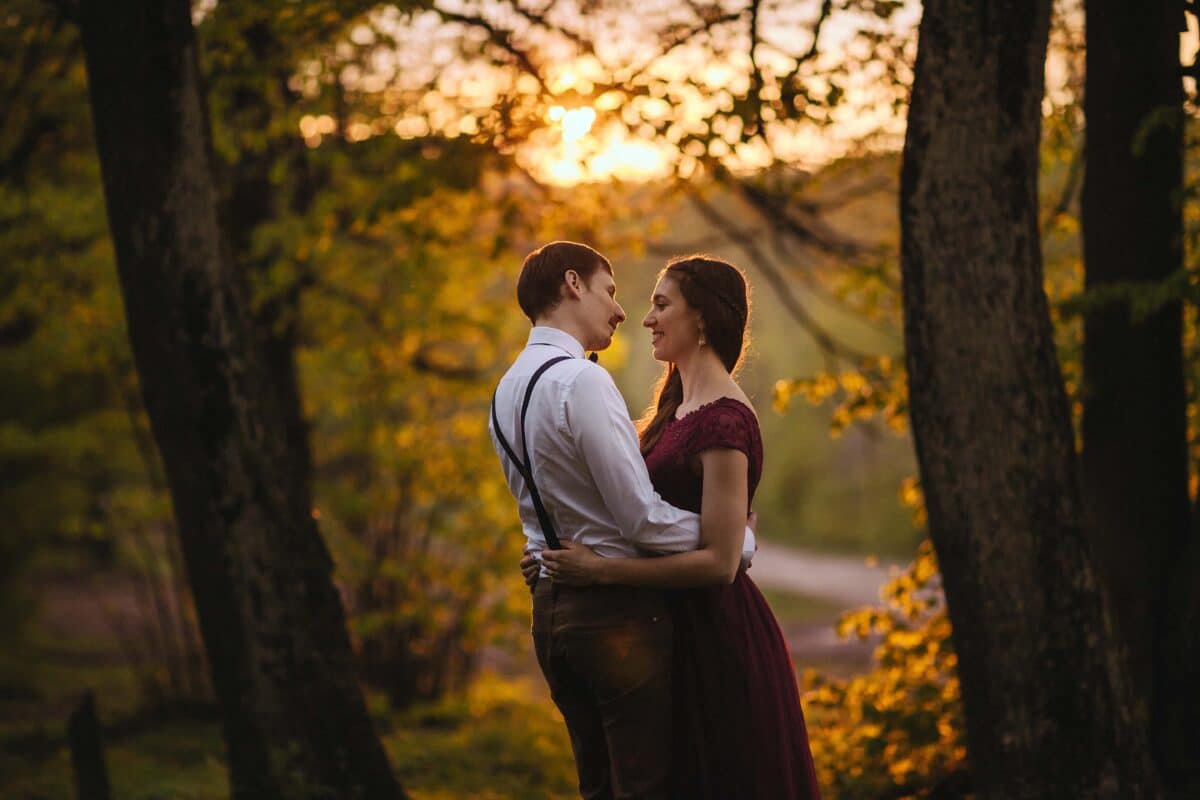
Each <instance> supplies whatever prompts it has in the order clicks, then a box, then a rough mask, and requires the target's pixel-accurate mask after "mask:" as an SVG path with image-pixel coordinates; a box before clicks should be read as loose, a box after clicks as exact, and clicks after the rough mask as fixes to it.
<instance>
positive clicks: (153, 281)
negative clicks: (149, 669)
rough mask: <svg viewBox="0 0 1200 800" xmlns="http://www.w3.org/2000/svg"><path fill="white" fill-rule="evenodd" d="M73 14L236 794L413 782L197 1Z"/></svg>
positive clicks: (382, 789)
mask: <svg viewBox="0 0 1200 800" xmlns="http://www.w3.org/2000/svg"><path fill="white" fill-rule="evenodd" d="M79 22H80V27H81V29H82V33H83V42H84V49H85V54H86V59H87V68H88V78H89V91H90V94H91V101H92V112H93V118H94V124H95V135H96V141H97V147H98V150H99V153H100V162H101V168H102V174H103V178H104V188H105V198H106V201H107V208H108V215H109V225H110V227H111V230H112V236H113V242H114V245H115V249H116V254H117V265H118V271H119V274H120V281H121V290H122V295H123V298H124V303H125V309H126V316H127V320H128V327H129V335H130V340H131V344H132V349H133V353H134V358H135V360H136V363H137V368H138V374H139V377H140V380H141V386H142V392H143V398H144V401H145V403H146V408H147V411H148V413H149V417H150V420H151V424H152V426H153V430H154V436H155V440H156V441H157V443H158V446H159V450H160V452H161V454H162V460H163V463H164V465H165V467H166V472H167V480H168V483H169V486H170V490H171V496H172V500H173V502H174V507H175V515H176V518H177V520H178V527H179V531H180V536H181V539H182V545H183V553H184V559H185V561H186V564H187V569H188V575H189V579H190V581H191V585H192V591H193V594H194V596H195V601H196V609H197V612H198V616H199V620H200V628H201V633H202V634H203V637H204V642H205V646H206V649H207V652H208V657H209V663H210V666H211V670H212V676H213V686H214V688H215V690H216V694H217V698H218V701H219V702H220V705H221V709H222V715H223V728H224V734H225V740H226V743H227V745H228V755H229V764H230V778H231V790H232V794H233V796H234V797H236V798H268V799H269V798H294V797H339V798H341V797H345V798H351V797H361V798H368V797H369V798H376V797H379V798H395V797H401V796H402V792H401V790H400V788H399V786H398V785H397V783H396V782H395V779H394V777H393V776H392V774H391V770H390V768H389V766H388V763H387V758H386V755H385V754H384V752H383V748H382V746H381V745H380V742H379V739H378V738H377V736H376V734H375V731H374V730H373V727H372V724H371V720H370V717H369V716H368V715H367V712H366V708H365V705H364V703H363V699H362V695H361V692H360V689H359V687H358V684H357V682H356V678H355V669H354V662H353V657H352V654H351V650H350V644H349V641H348V638H347V634H346V627H345V618H344V613H343V610H342V606H341V602H340V599H339V597H338V594H337V592H336V590H335V589H334V586H333V583H332V580H331V571H332V564H331V561H330V558H329V554H328V552H327V551H326V549H325V546H324V543H323V542H322V540H321V538H320V535H319V533H318V531H317V528H316V524H315V523H314V521H313V519H312V517H311V513H310V510H311V500H310V497H309V492H308V486H307V483H308V476H307V470H306V465H304V464H300V463H296V462H297V459H296V458H295V455H294V453H295V451H294V446H293V445H290V444H289V443H288V441H287V440H286V437H287V435H288V429H287V427H288V426H287V424H286V422H285V420H286V405H285V404H284V402H283V400H282V399H281V393H280V392H279V391H277V390H276V388H275V387H274V386H273V385H272V383H271V382H270V381H269V380H267V379H266V376H265V373H264V370H263V369H262V368H261V363H262V358H261V355H260V353H259V352H258V347H257V346H256V337H255V334H254V331H253V326H252V324H251V322H250V314H249V309H248V307H247V300H246V294H245V290H244V287H243V286H242V285H241V282H240V280H239V275H238V273H237V271H236V270H234V269H232V267H231V261H230V258H229V255H228V248H227V246H226V245H224V244H223V242H222V236H221V232H220V226H219V224H218V215H217V194H216V190H215V188H214V181H213V172H212V157H211V152H210V143H209V132H208V121H207V111H206V108H205V102H204V94H203V92H202V90H201V86H200V75H199V71H198V60H197V53H196V43H195V37H194V33H193V31H192V26H191V16H190V9H189V6H188V3H187V2H186V1H185V0H168V2H166V3H151V2H148V1H147V0H143V1H142V2H118V3H111V2H108V3H101V2H85V3H83V4H82V7H81V9H80V12H79Z"/></svg>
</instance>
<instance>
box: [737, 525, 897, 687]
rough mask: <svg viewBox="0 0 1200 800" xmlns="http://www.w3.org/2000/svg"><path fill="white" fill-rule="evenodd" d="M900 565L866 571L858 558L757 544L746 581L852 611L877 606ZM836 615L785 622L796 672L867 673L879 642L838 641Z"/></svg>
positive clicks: (864, 565) (880, 566)
mask: <svg viewBox="0 0 1200 800" xmlns="http://www.w3.org/2000/svg"><path fill="white" fill-rule="evenodd" d="M900 566H901V565H900V564H898V563H894V562H879V563H878V564H877V565H875V566H869V565H868V564H867V562H866V559H864V558H862V557H854V556H846V555H838V554H834V553H821V552H818V551H815V550H806V549H802V548H796V547H788V546H785V545H779V544H770V543H765V544H764V543H760V544H759V547H758V553H757V555H755V557H754V564H753V565H752V566H751V568H750V577H751V578H753V579H754V582H755V583H757V584H758V585H759V586H760V587H763V588H767V589H778V590H782V591H788V592H795V593H797V594H803V595H808V596H809V597H816V598H819V599H822V600H827V601H830V602H831V603H833V604H835V606H836V607H837V608H840V609H851V608H858V607H860V606H866V605H875V604H877V603H879V602H880V601H879V587H880V586H881V585H883V583H884V582H885V581H887V579H888V577H889V572H890V570H891V568H892V567H896V568H899V567H900ZM839 615H840V612H837V613H833V614H831V615H830V616H829V618H828V619H815V620H811V619H810V620H808V621H806V622H802V623H799V622H798V623H788V622H786V621H785V622H783V624H782V626H781V627H782V628H783V634H784V637H785V638H786V639H787V643H788V649H789V650H790V651H791V653H792V659H793V660H794V661H795V663H796V666H797V668H798V669H800V670H803V669H805V668H807V667H814V668H816V669H818V670H819V671H821V672H823V673H825V674H829V675H838V676H843V677H844V676H849V675H853V674H854V673H857V672H863V671H865V670H867V669H868V668H870V666H871V656H872V654H873V652H874V650H875V646H876V644H877V642H876V641H875V640H867V641H865V642H864V641H859V640H857V639H851V640H846V641H843V640H842V639H840V638H838V636H837V633H836V632H835V630H834V624H835V623H836V622H837V618H838V616H839Z"/></svg>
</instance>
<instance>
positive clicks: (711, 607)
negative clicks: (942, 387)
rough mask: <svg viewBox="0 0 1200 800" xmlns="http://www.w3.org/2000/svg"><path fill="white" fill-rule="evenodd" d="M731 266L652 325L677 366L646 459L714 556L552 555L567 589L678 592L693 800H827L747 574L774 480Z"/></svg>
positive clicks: (677, 266) (780, 645)
mask: <svg viewBox="0 0 1200 800" xmlns="http://www.w3.org/2000/svg"><path fill="white" fill-rule="evenodd" d="M748 308H749V307H748V302H747V296H746V283H745V280H744V278H743V277H742V275H741V273H740V272H739V271H738V270H737V269H736V268H735V267H733V266H732V265H730V264H727V263H725V262H723V261H719V260H717V259H713V258H707V257H689V258H683V259H677V260H675V261H672V262H671V263H669V264H668V265H667V268H666V269H665V270H663V272H662V274H661V275H660V276H659V281H658V285H657V286H656V287H655V289H654V294H653V297H652V298H651V307H650V311H649V313H648V314H647V315H646V318H645V319H644V320H643V321H642V325H644V326H645V327H646V328H648V329H649V330H650V333H651V340H652V343H653V347H654V357H655V358H656V359H658V360H659V361H664V362H666V363H667V367H666V371H665V373H664V375H663V379H662V382H661V384H660V388H659V391H658V402H657V405H656V407H655V409H654V410H653V411H652V412H650V413H649V414H648V418H647V419H646V420H644V421H643V426H642V431H641V444H642V455H643V456H644V457H645V459H646V466H647V467H648V468H649V471H650V478H651V480H652V481H653V482H654V486H655V488H656V489H657V490H658V492H659V494H661V495H662V496H663V498H664V499H666V500H667V501H668V502H670V503H672V504H674V505H676V506H678V507H680V508H686V509H689V510H691V511H694V512H697V513H699V514H700V527H701V535H702V539H703V546H702V548H701V549H699V550H696V551H693V552H690V553H680V554H678V555H671V556H664V557H661V558H602V557H600V556H598V555H596V554H595V553H592V552H591V551H590V550H588V549H587V548H586V547H579V546H574V547H568V549H565V550H557V551H546V552H544V553H543V554H542V559H543V564H544V566H545V568H546V569H547V570H548V571H549V573H550V574H551V575H552V576H553V579H554V580H555V581H556V582H564V583H609V584H620V585H632V586H659V587H674V588H679V589H680V591H678V592H676V593H675V594H674V597H673V604H672V609H673V613H674V616H675V669H674V677H673V684H674V690H673V691H674V703H675V742H676V745H675V763H674V765H673V769H672V773H673V775H674V779H675V783H676V795H677V796H678V797H680V798H689V800H690V799H691V798H713V799H714V800H716V799H717V798H719V799H720V800H729V799H730V798H755V799H756V800H789V798H803V799H804V800H807V799H808V798H816V797H817V796H818V794H817V785H816V778H815V774H814V771H813V763H812V756H811V754H810V752H809V746H808V737H807V733H806V731H805V727H804V717H803V714H802V712H801V709H800V698H799V691H798V689H797V687H796V678H795V672H794V670H793V668H792V663H791V659H790V657H789V655H788V650H787V646H786V644H785V642H784V640H783V636H782V634H781V633H780V631H779V625H778V624H777V623H776V621H775V618H774V616H773V615H772V613H771V610H770V607H769V606H768V605H767V602H766V600H765V599H764V598H763V596H762V594H761V593H760V592H759V590H758V588H757V587H756V586H755V585H754V582H753V581H752V580H750V578H749V576H748V575H747V574H746V572H745V570H742V569H740V568H739V562H740V554H741V549H742V538H743V525H744V523H745V520H746V514H747V512H748V510H749V508H750V501H751V500H752V499H753V496H754V490H755V488H756V487H757V485H758V481H759V478H760V477H761V474H762V439H761V436H760V432H759V427H758V420H757V417H756V416H755V414H754V410H753V409H752V408H751V406H750V402H749V400H748V399H747V398H746V395H745V394H744V393H743V392H742V390H741V388H740V387H739V386H738V385H737V383H736V382H735V381H734V380H733V376H732V373H733V372H734V371H735V370H736V367H737V365H738V363H739V361H740V360H741V357H742V350H743V340H744V336H745V330H746V320H747V315H748Z"/></svg>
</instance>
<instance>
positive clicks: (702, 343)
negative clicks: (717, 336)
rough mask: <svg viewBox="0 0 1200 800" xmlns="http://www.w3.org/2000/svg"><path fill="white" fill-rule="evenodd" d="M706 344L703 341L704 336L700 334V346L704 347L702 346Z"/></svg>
mask: <svg viewBox="0 0 1200 800" xmlns="http://www.w3.org/2000/svg"><path fill="white" fill-rule="evenodd" d="M706 344H708V343H707V342H705V341H704V334H703V333H702V334H700V346H701V347H704V345H706Z"/></svg>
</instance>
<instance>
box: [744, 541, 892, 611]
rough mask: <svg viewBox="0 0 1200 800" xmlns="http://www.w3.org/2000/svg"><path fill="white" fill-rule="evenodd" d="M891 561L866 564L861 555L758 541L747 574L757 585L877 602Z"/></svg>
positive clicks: (848, 603) (843, 601)
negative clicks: (848, 554)
mask: <svg viewBox="0 0 1200 800" xmlns="http://www.w3.org/2000/svg"><path fill="white" fill-rule="evenodd" d="M892 566H896V567H899V566H900V565H899V564H894V563H892V562H882V561H881V562H879V564H878V565H877V566H868V565H867V563H866V560H865V559H863V558H861V557H855V556H844V555H836V554H832V553H821V552H817V551H815V550H805V549H801V548H796V547H787V546H784V545H780V544H771V543H769V542H768V543H761V544H759V546H758V553H757V554H756V555H755V556H754V563H753V565H752V566H751V568H750V577H752V578H754V582H755V583H757V584H758V585H759V586H762V587H765V588H770V589H782V590H786V591H789V592H796V593H798V594H806V595H809V596H810V597H818V598H820V599H822V600H830V601H832V602H834V603H838V604H840V605H844V606H845V607H846V608H852V607H855V606H863V605H871V604H874V603H878V602H879V587H880V586H881V585H882V584H883V583H884V581H886V580H887V579H888V570H889V568H890V567H892Z"/></svg>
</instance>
